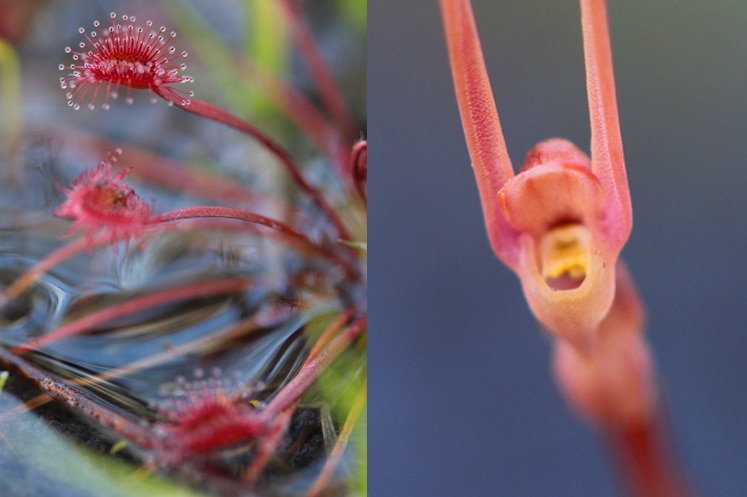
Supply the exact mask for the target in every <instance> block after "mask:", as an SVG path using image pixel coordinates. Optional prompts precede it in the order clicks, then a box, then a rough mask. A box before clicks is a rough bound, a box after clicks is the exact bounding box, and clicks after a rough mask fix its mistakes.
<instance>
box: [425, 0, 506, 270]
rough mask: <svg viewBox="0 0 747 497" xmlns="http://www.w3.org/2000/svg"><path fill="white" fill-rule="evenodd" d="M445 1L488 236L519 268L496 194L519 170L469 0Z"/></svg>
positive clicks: (454, 68)
mask: <svg viewBox="0 0 747 497" xmlns="http://www.w3.org/2000/svg"><path fill="white" fill-rule="evenodd" d="M440 6H441V13H442V17H443V20H444V29H445V32H446V44H447V47H448V50H449V61H450V62H451V73H452V75H453V78H454V88H455V90H456V97H457V104H458V106H459V114H460V116H461V118H462V127H463V128H464V136H465V138H466V140H467V148H468V149H469V155H470V159H471V160H472V167H473V168H474V170H475V177H476V179H477V186H478V188H479V190H480V200H481V201H482V210H483V215H484V217H485V225H486V228H487V231H488V237H489V238H490V243H491V245H492V246H493V250H494V251H495V253H496V254H497V255H498V257H500V258H501V260H503V261H504V262H505V263H506V264H508V265H509V266H511V267H514V266H515V263H516V260H517V254H516V245H515V236H516V234H515V233H514V232H513V230H512V229H511V228H510V227H508V226H507V225H506V222H505V220H504V219H502V217H501V215H500V213H499V208H498V205H497V197H496V194H497V192H498V191H499V190H500V189H501V188H503V185H504V184H505V183H506V181H508V180H509V179H510V178H512V177H513V176H514V172H513V168H512V167H511V159H510V158H509V156H508V150H507V149H506V143H505V141H504V139H503V131H502V130H501V123H500V121H499V120H498V112H497V111H496V107H495V101H494V99H493V93H492V91H491V89H490V81H489V79H488V73H487V69H486V68H485V61H484V59H483V55H482V48H481V46H480V40H479V38H478V35H477V26H476V24H475V19H474V15H473V13H472V7H471V5H470V3H469V1H465V0H441V1H440Z"/></svg>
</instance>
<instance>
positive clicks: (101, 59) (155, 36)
mask: <svg viewBox="0 0 747 497" xmlns="http://www.w3.org/2000/svg"><path fill="white" fill-rule="evenodd" d="M110 17H111V19H112V25H111V26H110V27H109V28H107V29H101V27H100V26H101V23H100V22H99V21H94V23H93V25H94V27H95V28H96V31H91V32H90V33H89V34H86V30H85V29H84V28H79V29H78V31H79V32H80V34H82V35H83V36H85V38H86V41H87V42H88V43H87V44H86V42H80V44H79V47H80V51H78V52H76V51H74V50H73V49H72V48H70V47H66V48H65V51H66V52H67V53H72V54H73V61H74V62H73V63H72V64H70V65H69V66H65V65H64V64H60V66H59V68H60V70H61V71H63V70H66V69H69V70H70V71H72V72H71V73H70V74H68V76H67V77H63V78H60V86H61V87H62V89H69V90H70V91H69V92H68V93H67V95H66V96H67V99H68V102H67V103H68V105H70V106H71V107H74V108H75V109H76V110H77V109H79V108H80V102H81V101H83V100H84V99H85V98H86V97H87V96H88V95H89V93H92V96H91V99H90V103H89V104H88V107H89V108H91V109H93V108H94V104H95V102H96V98H97V97H98V93H99V90H100V89H101V86H102V85H105V88H104V91H105V93H106V95H105V97H104V103H103V104H102V107H103V108H104V109H108V108H109V97H111V98H113V99H116V98H117V96H118V92H119V88H120V86H126V87H127V98H126V102H127V103H132V96H131V90H132V89H149V90H150V91H151V93H154V92H155V90H159V91H160V93H159V94H161V95H162V96H164V98H166V100H167V101H169V102H181V103H182V104H185V105H186V104H187V103H188V102H189V99H188V98H187V97H189V96H191V95H192V93H191V92H187V91H184V90H177V89H175V88H172V87H170V86H168V85H170V84H172V83H188V82H191V81H192V78H191V77H189V76H184V75H181V73H182V72H183V71H184V70H185V69H186V67H187V66H186V64H183V63H182V64H179V65H177V64H176V63H175V62H174V61H175V60H177V59H180V58H184V57H186V56H187V52H181V53H180V54H177V53H176V48H174V47H173V46H170V47H168V48H166V44H167V43H168V42H169V40H171V39H173V38H174V37H175V36H176V33H175V32H173V31H172V32H171V33H170V34H169V35H168V37H166V36H165V35H164V33H165V32H166V28H165V27H164V26H161V28H160V29H159V30H158V31H156V30H154V29H152V26H153V23H152V22H151V21H147V22H146V23H145V26H146V28H142V27H140V26H135V24H134V23H135V17H128V16H126V15H123V16H122V21H123V24H117V22H116V17H117V16H116V14H115V13H114V12H112V13H111V14H110ZM146 29H147V30H149V32H148V33H147V34H146ZM151 100H152V101H155V97H154V96H153V97H152V98H151Z"/></svg>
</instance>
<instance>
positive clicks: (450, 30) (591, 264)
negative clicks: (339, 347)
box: [441, 0, 632, 347]
mask: <svg viewBox="0 0 747 497" xmlns="http://www.w3.org/2000/svg"><path fill="white" fill-rule="evenodd" d="M441 11H442V14H443V19H444V27H445V32H446V40H447V45H448V49H449V58H450V61H451V67H452V74H453V77H454V86H455V89H456V95H457V102H458V104H459V111H460V114H461V117H462V124H463V127H464V133H465V137H466V140H467V146H468V149H469V153H470V158H471V159H472V165H473V168H474V171H475V176H476V178H477V183H478V188H479V191H480V198H481V201H482V207H483V214H484V217H485V223H486V227H487V231H488V236H489V238H490V242H491V245H492V247H493V250H494V251H495V253H496V254H497V255H498V257H499V258H500V259H501V260H502V261H503V262H504V263H505V264H506V265H508V266H509V267H510V268H511V269H512V270H513V271H514V272H516V274H517V275H518V276H519V279H520V280H521V284H522V287H523V290H524V294H525V296H526V298H527V301H528V303H529V306H530V308H531V309H532V312H533V313H534V315H535V316H537V318H538V319H539V320H540V321H541V322H542V323H543V324H544V325H545V326H546V327H548V328H549V329H550V330H552V331H553V332H555V333H556V334H557V335H558V336H561V337H563V338H565V339H567V340H569V341H570V342H572V343H574V344H575V346H577V347H587V346H589V345H591V344H592V343H593V342H594V335H595V331H596V329H597V327H598V325H599V323H600V322H601V321H602V319H603V318H604V317H605V316H606V315H607V312H608V311H609V309H610V306H611V305H612V300H613V298H614V295H615V265H616V263H617V259H618V255H619V253H620V250H621V249H622V247H623V245H624V244H625V242H626V240H627V239H628V235H629V234H630V230H631V227H632V214H631V206H630V194H629V191H628V184H627V177H626V173H625V163H624V160H623V151H622V142H621V138H620V128H619V124H618V121H617V104H616V102H615V85H614V80H613V72H612V57H611V52H610V45H609V33H608V28H607V20H606V7H605V2H604V1H599V0H581V12H582V30H583V39H584V55H585V57H584V59H585V65H586V75H587V77H586V82H587V92H588V99H589V108H590V114H591V160H590V159H589V158H588V157H587V156H586V155H585V154H584V153H583V152H581V151H580V150H579V149H578V148H576V147H575V146H574V145H572V144H571V143H570V142H568V141H566V140H561V139H552V140H547V141H545V142H542V143H540V144H539V145H537V146H536V147H535V148H534V149H533V150H532V151H530V152H529V154H528V156H527V158H526V160H525V163H524V166H523V167H522V168H521V170H520V171H519V173H518V174H516V175H515V174H514V172H513V168H512V166H511V160H510V158H509V156H508V151H507V149H506V144H505V142H504V139H503V133H502V130H501V125H500V121H499V119H498V114H497V112H496V109H495V102H494V100H493V94H492V92H491V89H490V82H489V80H488V75H487V70H486V68H485V62H484V60H483V56H482V49H481V47H480V41H479V38H478V34H477V27H476V24H475V20H474V15H473V13H472V7H471V5H470V3H469V1H468V0H441Z"/></svg>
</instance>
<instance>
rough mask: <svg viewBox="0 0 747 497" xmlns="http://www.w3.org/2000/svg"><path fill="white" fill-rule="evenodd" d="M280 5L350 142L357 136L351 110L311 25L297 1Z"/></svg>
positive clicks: (321, 91)
mask: <svg viewBox="0 0 747 497" xmlns="http://www.w3.org/2000/svg"><path fill="white" fill-rule="evenodd" d="M280 5H281V6H282V7H283V8H284V9H285V12H286V14H287V15H288V18H289V19H290V22H291V23H292V26H293V29H291V33H293V38H294V40H295V41H296V45H297V46H298V48H299V50H300V51H301V53H302V54H303V56H304V60H305V61H306V62H307V63H308V65H309V70H310V71H311V76H312V78H314V81H315V82H316V84H317V86H318V87H319V93H320V94H321V97H322V100H323V101H324V104H325V105H326V107H327V108H328V109H329V111H330V113H331V114H332V116H333V117H334V119H335V121H337V123H338V126H340V129H342V131H343V136H344V142H345V143H350V142H351V141H352V140H353V137H354V136H355V126H354V125H353V119H352V118H351V117H350V112H349V111H348V108H347V106H346V105H345V102H344V100H343V98H342V92H341V91H340V88H339V87H338V86H337V84H335V80H334V78H332V75H331V74H330V71H329V68H328V67H327V64H325V62H324V59H323V58H322V56H321V53H320V52H319V47H318V45H317V44H316V42H315V41H314V37H313V36H312V35H311V32H310V30H309V26H308V25H307V24H306V22H305V21H304V19H303V16H302V15H301V11H300V10H299V8H298V5H297V4H296V3H295V2H293V1H291V0H283V1H281V2H280Z"/></svg>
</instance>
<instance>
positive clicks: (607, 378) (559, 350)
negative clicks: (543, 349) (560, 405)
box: [553, 262, 658, 427]
mask: <svg viewBox="0 0 747 497" xmlns="http://www.w3.org/2000/svg"><path fill="white" fill-rule="evenodd" d="M616 274H617V288H616V291H615V299H614V301H613V302H612V308H610V312H609V313H608V314H607V316H606V317H605V318H604V319H603V320H602V322H601V323H600V325H599V338H598V340H597V346H596V347H595V349H594V354H583V353H580V352H579V351H578V350H576V349H575V348H574V347H573V346H572V345H571V344H570V343H568V342H566V341H565V340H555V343H554V361H553V368H554V370H555V378H556V380H557V382H558V386H559V387H560V390H561V391H562V392H563V393H564V397H565V399H566V400H567V401H568V403H569V404H570V405H571V407H572V408H573V409H574V410H575V411H576V412H577V413H578V414H580V415H581V416H583V417H584V418H586V419H588V420H590V421H592V422H593V423H594V424H596V425H597V426H607V427H619V426H632V425H636V424H641V423H646V422H648V421H649V420H651V419H655V418H656V413H657V400H658V399H657V395H658V393H657V389H656V380H655V373H654V365H653V359H652V357H651V353H650V352H649V348H648V345H647V344H646V341H645V338H644V336H643V327H644V321H645V319H644V312H643V304H642V303H641V301H640V298H639V297H638V292H637V291H636V288H635V285H634V284H633V280H632V279H631V277H630V274H629V273H628V270H627V269H626V267H625V265H624V264H623V263H622V262H618V264H617V268H616Z"/></svg>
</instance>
